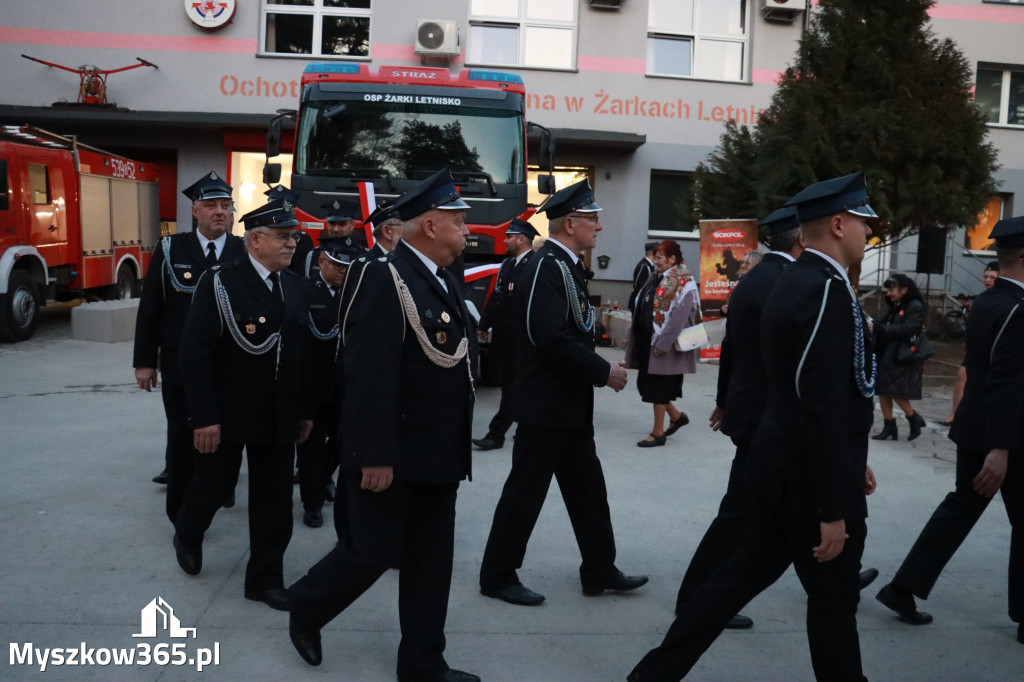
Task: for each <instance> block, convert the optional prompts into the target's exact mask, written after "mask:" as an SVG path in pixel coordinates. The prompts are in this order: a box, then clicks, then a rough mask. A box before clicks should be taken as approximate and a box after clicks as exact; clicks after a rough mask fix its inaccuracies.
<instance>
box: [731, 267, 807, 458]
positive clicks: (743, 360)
mask: <svg viewBox="0 0 1024 682" xmlns="http://www.w3.org/2000/svg"><path fill="white" fill-rule="evenodd" d="M791 262H792V261H790V260H789V259H788V258H786V257H785V256H781V255H779V254H777V253H769V254H766V255H765V257H764V258H763V259H762V260H761V262H760V263H759V264H757V265H756V266H754V267H753V268H751V270H750V272H748V273H747V274H746V275H744V276H743V278H742V279H741V280H740V282H739V284H737V285H736V288H735V289H733V291H732V302H731V303H730V304H729V322H728V324H727V325H726V327H725V338H724V339H723V340H722V355H721V359H720V361H719V362H720V364H719V369H718V397H717V398H716V399H715V402H716V404H717V405H718V406H719V407H720V408H722V409H723V410H725V415H724V417H723V418H722V433H724V434H725V435H727V436H730V437H731V438H742V439H750V438H753V437H754V433H755V432H756V431H757V427H758V424H759V423H760V422H761V413H763V412H764V401H765V392H766V390H767V389H766V384H767V380H766V378H765V369H764V360H763V358H762V357H761V313H762V311H763V310H764V304H765V301H767V300H768V295H769V294H770V293H771V291H772V288H773V287H774V286H775V282H776V281H778V279H779V276H780V275H781V274H782V271H783V270H784V269H785V268H786V266H787V265H789V264H790V263H791Z"/></svg>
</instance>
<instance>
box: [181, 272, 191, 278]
mask: <svg viewBox="0 0 1024 682" xmlns="http://www.w3.org/2000/svg"><path fill="white" fill-rule="evenodd" d="M182 277H184V278H185V279H192V273H191V272H186V273H185V274H183V275H182Z"/></svg>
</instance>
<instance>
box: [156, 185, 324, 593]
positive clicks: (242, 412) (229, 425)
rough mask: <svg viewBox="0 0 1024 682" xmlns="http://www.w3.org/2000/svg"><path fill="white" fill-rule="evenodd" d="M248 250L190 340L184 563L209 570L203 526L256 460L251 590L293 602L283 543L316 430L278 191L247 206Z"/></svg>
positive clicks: (180, 522)
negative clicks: (302, 452)
mask: <svg viewBox="0 0 1024 682" xmlns="http://www.w3.org/2000/svg"><path fill="white" fill-rule="evenodd" d="M242 221H243V223H244V224H245V245H246V249H247V250H248V254H247V256H244V257H242V258H241V259H240V260H239V261H237V262H235V263H234V264H231V265H226V266H224V267H222V268H217V269H214V270H212V271H210V272H208V273H207V274H206V275H204V276H203V277H202V278H201V279H200V281H199V284H198V285H197V287H196V293H195V296H194V299H193V301H192V307H191V309H190V310H189V313H188V319H187V321H186V322H185V332H184V334H183V335H182V339H181V358H182V376H183V378H184V380H185V394H186V398H187V401H188V414H189V422H190V423H191V425H192V429H193V434H194V444H195V449H196V452H197V454H196V456H195V464H196V474H195V476H194V477H193V478H192V482H191V483H190V484H189V488H188V490H187V491H186V493H185V499H184V500H183V501H182V505H181V509H180V510H179V511H178V516H177V519H176V521H175V524H174V525H175V529H176V533H175V535H174V549H175V552H176V554H177V558H178V564H179V565H180V566H181V568H182V570H184V571H185V572H186V573H189V574H192V575H195V574H197V573H199V571H200V570H201V569H202V562H203V535H204V533H205V532H206V530H207V528H209V527H210V524H211V523H212V522H213V517H214V514H215V513H216V512H217V509H218V507H220V502H221V501H222V500H223V499H224V495H225V494H226V492H227V491H228V490H229V489H230V486H231V485H232V484H233V480H234V472H236V471H238V466H239V464H240V462H241V458H242V450H243V449H245V451H246V456H247V457H248V461H249V543H250V556H249V563H248V566H247V567H246V571H245V597H246V599H252V600H255V601H262V602H265V603H267V604H268V605H269V606H270V607H271V608H275V609H286V608H287V602H286V600H285V593H284V574H283V563H284V551H285V548H287V547H288V542H289V540H290V539H291V535H292V516H291V500H292V466H293V453H294V444H295V443H296V442H302V441H304V440H305V439H306V437H308V435H309V431H310V429H311V428H312V425H313V422H312V408H313V404H312V400H311V396H312V395H313V391H312V390H310V389H309V388H308V381H307V379H306V371H305V365H304V361H305V359H306V349H307V343H308V338H307V335H308V331H307V329H306V327H305V323H306V320H307V316H308V312H307V308H306V297H305V292H304V291H303V284H302V281H301V280H300V279H299V278H298V276H296V275H294V274H293V273H292V272H290V271H289V270H287V267H288V263H289V262H290V261H291V259H292V254H293V252H294V250H295V232H296V229H295V228H296V226H297V225H298V224H299V222H298V221H297V220H296V219H295V214H294V213H293V212H292V210H291V206H290V204H288V202H286V201H284V200H281V199H277V200H273V201H271V202H270V203H268V204H266V205H264V206H262V207H260V208H258V209H256V210H255V211H252V212H250V213H248V214H246V215H244V216H242Z"/></svg>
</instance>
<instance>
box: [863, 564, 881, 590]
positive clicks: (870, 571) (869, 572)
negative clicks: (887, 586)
mask: <svg viewBox="0 0 1024 682" xmlns="http://www.w3.org/2000/svg"><path fill="white" fill-rule="evenodd" d="M877 577H878V569H877V568H865V569H864V570H863V571H861V572H860V589H862V590H863V589H864V588H865V587H867V586H868V585H870V584H871V583H873V582H875V578H877Z"/></svg>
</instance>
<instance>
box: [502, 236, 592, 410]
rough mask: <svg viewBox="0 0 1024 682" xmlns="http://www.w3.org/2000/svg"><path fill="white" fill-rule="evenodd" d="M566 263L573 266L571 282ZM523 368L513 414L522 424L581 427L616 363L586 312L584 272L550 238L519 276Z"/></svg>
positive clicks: (516, 391)
mask: <svg viewBox="0 0 1024 682" xmlns="http://www.w3.org/2000/svg"><path fill="white" fill-rule="evenodd" d="M559 263H562V264H563V265H564V266H565V267H566V269H567V270H568V272H569V277H570V282H571V283H572V285H571V286H570V287H567V286H566V282H565V278H564V277H563V269H562V268H561V267H559ZM519 283H520V284H519V286H520V298H519V304H518V305H519V306H520V315H521V318H520V319H521V323H520V325H519V370H518V374H517V376H516V381H515V383H514V384H513V387H512V390H513V394H512V396H513V397H512V416H513V418H514V419H515V421H517V422H519V423H520V424H530V425H534V426H548V427H556V428H563V429H578V428H581V427H585V426H589V425H590V424H592V422H593V416H594V387H595V386H604V385H605V384H606V383H607V382H608V373H609V371H610V370H611V366H610V365H609V363H608V361H607V360H605V359H604V358H602V357H601V356H600V355H598V354H597V353H596V352H595V351H594V345H595V344H594V331H593V329H591V330H590V331H584V330H582V329H580V327H579V326H578V325H577V323H576V319H575V315H574V313H573V309H575V310H576V312H578V313H580V314H581V315H582V316H583V317H584V318H586V313H587V310H589V309H590V295H589V292H588V291H587V285H586V282H585V281H584V279H583V273H582V272H581V271H580V269H579V268H578V267H577V266H576V265H574V264H573V262H572V258H571V257H570V256H569V254H568V253H567V252H566V251H565V249H563V248H561V247H560V246H558V245H557V244H554V243H551V242H550V241H549V242H545V244H544V246H542V247H541V248H540V250H539V251H538V252H537V253H536V255H534V256H533V257H532V258H531V259H530V262H529V263H527V264H526V267H525V268H523V271H522V274H521V275H520V276H519Z"/></svg>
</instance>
